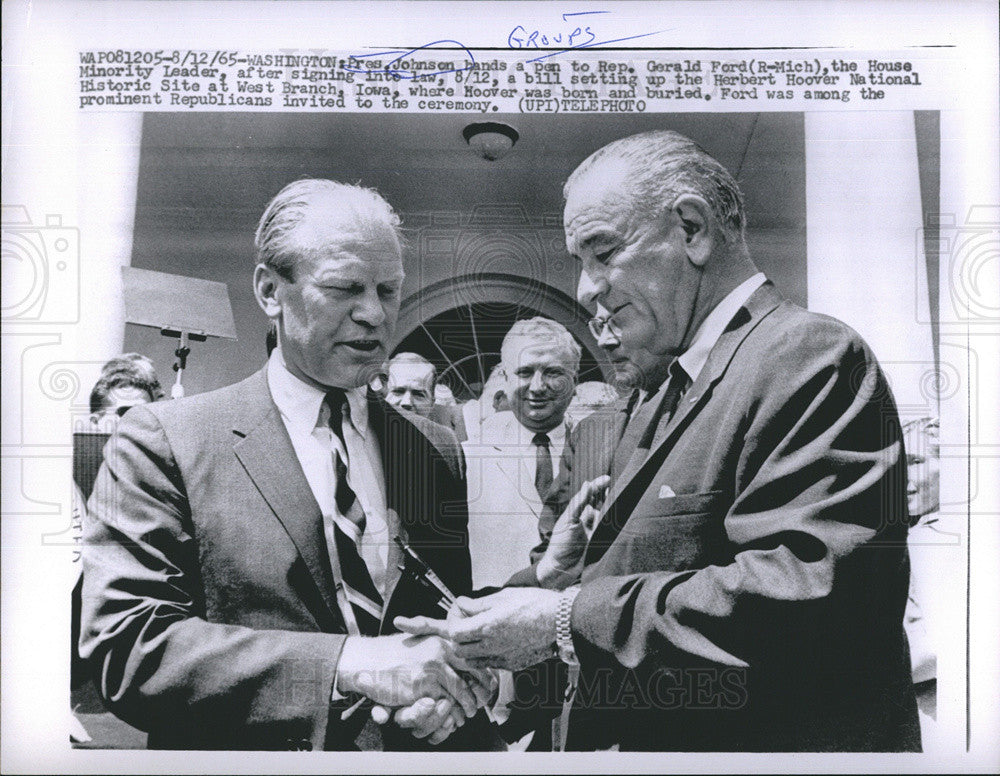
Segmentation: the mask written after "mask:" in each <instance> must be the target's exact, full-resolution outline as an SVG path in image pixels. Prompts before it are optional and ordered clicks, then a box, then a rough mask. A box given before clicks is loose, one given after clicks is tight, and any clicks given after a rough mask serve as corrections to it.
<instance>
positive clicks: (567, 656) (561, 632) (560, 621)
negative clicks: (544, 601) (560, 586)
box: [556, 585, 580, 665]
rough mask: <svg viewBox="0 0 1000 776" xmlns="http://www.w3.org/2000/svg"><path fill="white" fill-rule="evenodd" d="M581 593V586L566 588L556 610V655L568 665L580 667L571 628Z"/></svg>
mask: <svg viewBox="0 0 1000 776" xmlns="http://www.w3.org/2000/svg"><path fill="white" fill-rule="evenodd" d="M579 592H580V586H579V585H573V586H572V587H568V588H566V590H564V591H563V592H562V594H561V595H560V596H559V604H558V608H557V609H556V654H558V655H559V659H560V660H562V661H563V662H564V663H566V664H568V665H579V662H580V661H579V660H578V659H577V656H576V649H575V648H574V646H573V631H572V628H571V620H572V614H573V602H574V601H575V600H576V596H577V594H578V593H579Z"/></svg>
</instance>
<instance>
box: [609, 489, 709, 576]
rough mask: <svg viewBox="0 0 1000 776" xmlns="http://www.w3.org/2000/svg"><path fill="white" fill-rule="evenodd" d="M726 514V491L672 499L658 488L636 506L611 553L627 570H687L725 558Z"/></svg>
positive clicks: (631, 571)
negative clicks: (724, 524)
mask: <svg viewBox="0 0 1000 776" xmlns="http://www.w3.org/2000/svg"><path fill="white" fill-rule="evenodd" d="M650 496H651V497H650ZM725 514H726V502H725V499H724V497H723V493H722V491H707V492H704V493H684V494H681V495H676V496H670V497H667V498H659V497H658V494H657V493H656V491H653V492H652V493H651V494H649V495H647V496H646V497H644V498H643V499H642V500H640V502H639V503H638V504H637V505H636V509H635V510H634V511H633V513H632V515H631V516H630V517H629V519H628V520H627V521H626V523H625V525H624V526H622V530H621V533H620V534H619V535H618V537H617V539H616V540H615V542H614V545H613V551H612V552H609V555H612V556H613V557H614V558H615V559H616V560H617V561H618V563H619V564H621V569H622V571H623V572H625V573H643V572H651V571H684V570H687V569H698V568H703V567H705V566H708V565H711V564H713V563H720V562H723V559H724V558H725V557H726V556H727V554H728V541H727V539H726V534H725V529H724V527H723V519H724V518H725ZM609 560H610V559H609Z"/></svg>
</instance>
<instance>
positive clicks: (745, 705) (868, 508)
mask: <svg viewBox="0 0 1000 776" xmlns="http://www.w3.org/2000/svg"><path fill="white" fill-rule="evenodd" d="M564 194H565V197H566V206H565V211H564V216H563V224H564V227H565V231H566V243H567V248H568V250H569V252H570V254H571V255H573V256H574V257H576V259H577V260H578V261H579V262H580V268H581V275H580V282H579V287H578V290H577V297H578V299H579V301H580V302H581V303H582V304H584V305H585V306H588V307H590V308H592V309H593V307H594V306H595V305H598V304H599V305H601V306H602V307H603V308H605V309H606V311H607V313H608V314H609V315H610V318H609V320H608V323H609V324H610V326H611V327H613V328H612V331H613V332H614V333H615V336H616V337H617V339H618V340H619V343H620V344H619V347H621V349H622V352H623V353H635V352H637V351H639V350H646V351H648V352H649V353H650V354H652V355H653V356H655V357H656V358H657V359H658V360H659V362H660V364H661V365H662V366H663V367H664V368H665V369H666V371H667V374H668V377H667V379H665V380H664V381H663V383H662V385H661V386H660V387H659V388H658V389H657V390H656V392H655V393H654V394H653V395H652V397H651V398H650V399H649V400H648V401H647V402H645V403H644V406H643V407H641V408H640V409H638V411H637V412H636V413H635V414H634V415H633V416H632V417H631V418H630V419H629V421H628V425H627V426H626V428H625V430H624V435H623V437H622V440H621V441H620V443H619V445H618V449H617V450H616V452H615V454H616V455H617V456H620V457H621V458H623V459H625V464H624V468H623V469H622V471H621V472H620V473H619V474H618V475H617V477H615V479H614V481H613V482H612V484H611V487H610V490H609V491H608V493H607V495H606V496H605V497H604V499H603V503H602V504H601V505H600V509H599V513H598V514H597V515H596V519H597V522H596V527H595V528H594V531H593V534H592V535H591V536H590V538H589V540H588V541H587V542H586V543H584V542H581V541H579V539H578V537H579V526H578V524H580V523H583V519H582V517H583V515H584V514H585V513H586V512H587V510H583V511H582V512H581V511H580V510H574V509H567V511H566V513H564V515H563V517H561V518H560V520H559V522H558V523H557V524H556V526H555V528H554V530H553V534H552V539H551V541H550V543H549V546H548V549H547V550H546V553H545V555H544V556H543V557H542V559H541V560H540V561H539V563H538V564H537V565H536V567H535V568H534V570H533V574H534V577H535V580H534V583H535V584H536V585H537V586H536V587H523V588H514V587H508V588H506V589H504V590H502V591H500V592H499V593H496V594H494V595H492V596H487V597H482V598H479V599H476V600H464V599H459V602H458V604H459V607H458V609H459V611H460V612H461V616H459V615H458V612H457V611H456V612H455V613H454V615H453V616H450V617H449V618H448V619H447V620H443V621H441V620H439V621H435V620H428V619H426V618H411V619H409V620H399V621H398V624H399V626H400V627H403V628H404V629H406V630H408V631H409V632H412V633H415V634H420V633H434V634H438V635H442V636H445V637H447V638H450V639H451V640H452V641H454V642H455V643H456V644H457V647H456V651H457V653H458V654H460V655H462V656H463V658H465V659H466V660H469V661H471V663H472V664H474V665H488V666H498V667H503V668H508V669H520V668H523V667H526V666H530V665H533V664H536V663H538V662H539V661H540V659H541V657H544V656H545V655H552V654H558V655H559V657H560V659H561V660H562V661H563V662H564V663H566V664H567V666H569V670H570V673H571V674H572V673H574V672H579V681H578V682H577V685H576V686H577V689H576V696H575V700H574V705H573V708H572V711H571V712H570V713H569V714H568V715H567V717H566V718H567V719H568V720H569V725H568V729H569V734H568V741H567V748H574V749H593V748H607V747H610V746H613V745H616V746H618V748H619V749H620V750H622V751H625V750H657V751H671V750H683V751H694V750H702V751H829V750H838V751H905V750H918V749H919V746H920V736H919V728H918V723H917V715H916V704H915V700H914V696H913V687H912V683H911V681H910V677H909V660H908V654H907V646H906V639H905V636H904V634H903V630H902V619H903V609H904V606H905V603H906V594H907V582H908V558H907V552H906V531H907V522H908V518H907V513H906V461H905V458H904V456H903V448H902V432H901V429H900V424H899V418H898V415H897V412H896V408H895V405H894V402H893V399H892V395H891V392H890V391H889V388H888V385H887V382H886V379H885V377H884V375H883V374H882V372H881V370H880V368H879V366H878V363H877V361H876V360H875V357H874V355H873V354H872V352H871V350H870V349H869V348H868V346H867V345H866V344H865V343H864V342H863V341H862V340H861V338H860V337H859V336H858V335H857V334H856V333H855V332H854V331H852V330H851V329H849V328H848V327H847V326H845V325H844V324H843V323H841V322H839V321H837V320H834V319H832V318H829V317H826V316H820V315H815V314H813V313H809V312H807V311H805V310H803V309H801V308H799V307H797V306H795V305H794V304H791V303H790V302H788V301H785V300H784V299H783V298H782V297H781V295H780V293H779V292H778V291H777V289H775V287H774V286H773V285H772V284H771V283H770V282H769V281H767V279H766V278H765V277H764V276H763V275H762V274H761V273H760V272H758V270H757V268H756V266H755V265H754V263H753V261H752V259H751V257H750V254H749V250H748V248H747V244H746V241H745V229H746V216H745V214H744V210H743V199H742V195H741V193H740V190H739V187H738V186H737V184H736V182H735V180H734V179H733V178H732V176H731V175H730V174H729V172H728V171H726V170H725V169H724V168H723V167H722V166H721V165H720V164H719V163H718V161H716V160H715V159H714V158H712V157H711V156H709V155H708V154H707V153H705V152H704V151H703V150H702V149H701V148H700V147H698V146H697V145H696V144H695V143H693V142H692V141H690V140H689V139H688V138H685V137H683V136H681V135H678V134H676V133H674V132H669V131H663V130H661V131H653V132H647V133H643V134H640V135H635V136H633V137H628V138H625V139H622V140H619V141H616V142H614V143H611V144H610V145H608V146H605V147H604V148H601V149H599V150H598V151H596V152H595V153H594V154H592V155H591V156H590V157H589V158H588V159H587V160H585V161H584V162H583V164H581V165H580V166H579V167H578V168H577V169H576V171H575V172H574V173H573V174H572V175H571V176H570V178H569V180H568V182H567V184H566V186H565V188H564ZM593 489H594V484H593V483H591V484H590V485H589V486H588V491H585V492H584V494H583V495H582V497H583V498H591V497H592V496H593V495H594V493H593V492H590V491H593ZM591 506H592V508H593V509H594V510H595V511H597V505H596V504H592V505H591ZM580 567H582V572H581V573H579V574H578V573H577V569H579V568H580ZM519 692H520V688H519ZM581 712H584V713H585V715H582V714H581ZM584 716H586V717H587V718H588V719H586V720H584ZM566 727H567V726H563V729H564V730H565V729H566Z"/></svg>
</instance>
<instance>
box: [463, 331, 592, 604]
mask: <svg viewBox="0 0 1000 776" xmlns="http://www.w3.org/2000/svg"><path fill="white" fill-rule="evenodd" d="M580 355H581V348H580V345H579V343H578V342H577V341H576V340H575V339H574V338H573V335H572V334H570V333H569V331H567V330H566V328H565V327H564V326H563V325H562V324H560V323H557V322H556V321H553V320H551V319H550V318H543V317H540V316H539V317H535V318H530V319H527V320H520V321H517V322H515V323H514V325H513V326H511V328H510V331H508V332H507V335H506V336H505V337H504V340H503V344H502V345H501V347H500V368H501V370H502V374H503V381H504V382H503V385H504V392H505V395H506V397H507V403H508V405H509V407H510V411H504V412H498V413H496V414H495V415H492V416H491V417H489V418H487V419H486V420H485V421H483V424H482V429H481V439H480V440H479V443H478V444H467V445H466V446H465V451H466V462H467V466H468V471H469V475H468V477H469V541H470V550H471V553H472V577H473V583H474V586H475V587H477V588H478V587H483V586H487V585H502V584H503V583H504V582H506V581H507V579H508V578H509V577H510V575H511V574H512V573H514V572H515V571H517V570H519V569H521V568H523V566H524V564H525V563H526V562H527V560H528V558H529V553H530V550H531V548H532V547H534V546H535V545H536V544H537V543H538V539H539V534H538V516H539V515H540V514H541V508H542V504H543V503H544V500H545V498H546V496H547V495H548V491H549V488H550V487H551V486H552V482H553V479H554V477H555V474H556V473H557V472H558V465H559V458H560V456H561V455H562V451H563V446H564V445H565V444H566V432H567V424H566V408H567V407H568V406H569V403H570V401H571V400H572V398H573V389H574V388H575V387H576V378H577V373H578V372H579V370H580Z"/></svg>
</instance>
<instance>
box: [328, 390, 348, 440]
mask: <svg viewBox="0 0 1000 776" xmlns="http://www.w3.org/2000/svg"><path fill="white" fill-rule="evenodd" d="M323 403H324V404H326V406H327V409H329V411H330V428H331V429H332V430H333V433H334V434H336V435H337V436H338V437H340V440H341V441H343V439H344V414H345V413H347V412H349V411H350V410H349V409H348V407H347V393H346V392H345V391H344V389H343V388H333V389H332V390H329V391H327V392H326V396H325V397H324V399H323Z"/></svg>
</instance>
